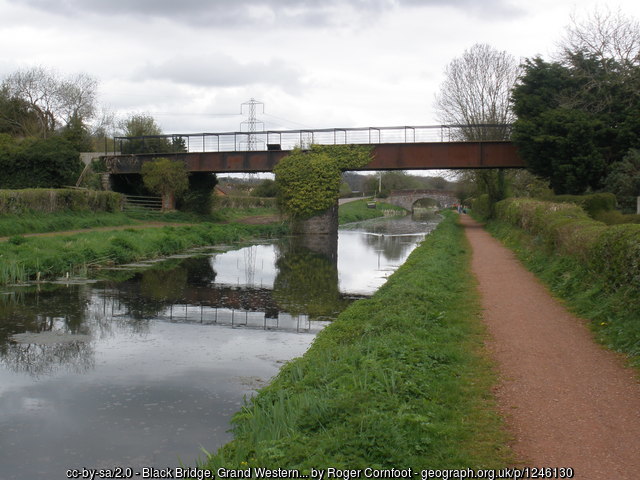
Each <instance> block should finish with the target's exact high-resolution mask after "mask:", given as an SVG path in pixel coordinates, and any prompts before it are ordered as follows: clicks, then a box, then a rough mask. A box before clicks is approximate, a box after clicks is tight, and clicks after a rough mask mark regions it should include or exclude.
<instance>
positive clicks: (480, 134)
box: [103, 124, 525, 174]
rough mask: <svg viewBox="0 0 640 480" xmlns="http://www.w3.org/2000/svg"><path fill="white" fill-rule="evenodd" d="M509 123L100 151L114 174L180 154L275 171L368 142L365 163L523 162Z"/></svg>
mask: <svg viewBox="0 0 640 480" xmlns="http://www.w3.org/2000/svg"><path fill="white" fill-rule="evenodd" d="M510 130H511V126H510V125H493V124H492V125H484V124H483V125H432V126H401V127H364V128H325V129H315V130H309V129H307V130H271V131H263V132H227V133H198V134H172V135H153V136H141V137H115V139H114V148H113V150H114V151H113V153H111V154H107V155H105V156H104V157H103V158H104V159H105V161H106V164H107V166H108V168H109V171H110V172H111V173H112V174H130V173H139V172H140V169H141V166H142V164H143V163H144V162H146V161H149V160H152V159H153V158H157V157H161V156H162V157H169V158H173V159H177V160H182V161H184V162H185V164H186V165H187V169H188V170H189V171H191V172H215V173H223V172H228V173H235V172H270V171H272V170H273V167H274V166H275V165H276V164H277V163H278V161H280V160H281V159H282V158H283V157H285V156H286V155H288V154H289V153H290V151H291V150H293V149H294V148H296V147H299V148H302V149H305V148H309V146H310V145H313V144H318V145H371V146H372V147H373V148H372V157H373V160H372V161H371V162H370V163H369V164H368V165H366V166H364V167H362V168H361V169H360V170H412V169H448V168H523V167H525V163H524V161H523V160H522V159H521V157H520V156H519V155H518V152H517V149H516V147H515V146H514V145H513V144H512V143H511V142H510V141H508V140H496V139H504V138H509V136H510Z"/></svg>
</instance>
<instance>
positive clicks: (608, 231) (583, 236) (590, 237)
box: [497, 198, 640, 293]
mask: <svg viewBox="0 0 640 480" xmlns="http://www.w3.org/2000/svg"><path fill="white" fill-rule="evenodd" d="M497 212H498V219H499V220H502V221H505V222H507V223H509V224H511V225H516V226H518V227H520V228H522V229H523V230H525V231H526V232H528V233H530V234H532V235H534V237H535V238H536V239H537V240H538V241H539V242H540V243H542V244H543V245H545V246H546V247H547V248H548V249H550V251H551V252H552V253H555V252H557V253H561V254H565V255H570V256H573V257H576V258H578V259H580V260H581V261H584V262H586V264H587V265H588V267H589V268H590V269H591V270H592V271H593V272H594V274H598V275H600V276H602V277H603V278H605V279H606V280H607V284H608V285H610V287H611V288H614V289H615V288H618V287H623V286H624V287H630V288H632V289H634V290H635V291H636V292H638V293H640V225H618V226H611V227H608V226H606V225H605V224H603V223H602V222H598V221H595V220H592V219H590V218H589V217H588V216H587V215H586V213H585V212H584V211H583V210H582V209H581V208H580V207H578V206H577V205H569V204H562V203H552V202H543V201H540V200H530V199H514V198H512V199H507V200H503V201H502V202H499V203H498V205H497Z"/></svg>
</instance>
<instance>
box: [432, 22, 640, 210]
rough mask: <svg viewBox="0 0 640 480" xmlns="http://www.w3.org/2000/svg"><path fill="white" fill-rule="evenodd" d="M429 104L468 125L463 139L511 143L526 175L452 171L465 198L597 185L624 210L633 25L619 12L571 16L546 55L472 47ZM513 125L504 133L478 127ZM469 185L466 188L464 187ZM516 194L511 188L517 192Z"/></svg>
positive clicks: (634, 183)
mask: <svg viewBox="0 0 640 480" xmlns="http://www.w3.org/2000/svg"><path fill="white" fill-rule="evenodd" d="M435 107H436V110H437V112H438V115H439V120H440V121H441V122H443V123H464V124H468V125H472V126H473V125H475V126H477V128H471V129H469V130H468V131H466V132H464V135H465V138H463V140H501V139H511V140H513V142H514V143H515V144H516V145H517V146H518V148H519V151H520V154H521V155H522V156H523V158H524V160H525V161H526V162H527V164H528V171H529V173H530V175H527V174H525V173H523V172H511V173H509V172H505V171H503V170H475V171H466V172H463V173H461V175H460V177H461V180H462V182H463V183H467V184H468V185H469V190H470V192H471V193H470V194H477V193H484V194H487V195H488V197H489V200H490V203H491V204H494V203H495V202H496V201H498V200H500V199H502V198H504V197H505V196H506V194H507V190H508V189H509V188H510V187H511V188H512V189H514V190H516V191H515V192H514V193H516V194H520V195H525V196H529V195H531V194H532V193H533V194H536V193H540V192H541V191H544V190H545V189H546V188H547V187H549V188H550V189H551V190H552V191H553V193H555V194H584V193H590V192H600V191H607V192H612V193H614V194H616V196H617V198H618V202H619V204H620V205H621V206H622V207H623V209H625V210H632V209H635V202H636V196H638V195H640V151H639V150H638V149H640V115H639V114H638V112H640V24H639V23H638V21H636V20H635V19H633V18H631V17H629V16H626V15H624V14H623V13H622V12H620V11H617V12H612V11H610V10H596V11H594V12H593V13H592V14H590V15H589V16H587V17H586V18H585V19H583V20H580V19H576V18H573V19H572V23H571V24H570V26H569V27H568V28H567V30H566V32H565V36H564V38H563V40H562V42H561V44H560V48H559V51H558V52H557V54H556V56H555V58H554V59H551V60H545V59H543V58H542V57H541V56H536V57H533V58H528V59H525V60H524V61H523V62H518V61H516V60H515V58H514V57H513V56H511V55H510V54H508V53H507V52H501V51H498V50H496V49H494V48H492V47H490V46H488V45H483V44H479V45H474V46H473V47H471V48H470V49H469V50H467V51H465V52H464V54H463V55H462V56H461V57H460V58H456V59H454V60H453V61H452V62H451V63H450V64H449V66H448V67H447V69H446V71H445V81H444V82H443V84H442V86H441V89H440V93H439V94H438V95H437V97H436V101H435ZM492 123H499V124H513V127H512V129H508V128H505V129H504V131H498V132H496V131H488V130H484V129H483V127H482V126H481V125H482V124H492ZM474 190H475V191H474ZM517 190H519V191H517Z"/></svg>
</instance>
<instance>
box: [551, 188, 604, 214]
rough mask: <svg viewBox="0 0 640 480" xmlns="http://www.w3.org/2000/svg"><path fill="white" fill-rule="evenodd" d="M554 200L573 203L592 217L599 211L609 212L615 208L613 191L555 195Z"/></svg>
mask: <svg viewBox="0 0 640 480" xmlns="http://www.w3.org/2000/svg"><path fill="white" fill-rule="evenodd" d="M553 201H555V202H561V203H575V204H576V205H579V206H580V207H582V208H583V209H584V211H585V212H587V214H588V215H589V216H590V217H591V218H594V217H595V215H597V214H598V213H599V212H609V211H611V210H614V209H615V208H616V196H615V195H614V194H613V193H593V194H591V195H556V196H555V197H554V198H553Z"/></svg>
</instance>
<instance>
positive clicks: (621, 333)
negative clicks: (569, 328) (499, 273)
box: [487, 220, 640, 368]
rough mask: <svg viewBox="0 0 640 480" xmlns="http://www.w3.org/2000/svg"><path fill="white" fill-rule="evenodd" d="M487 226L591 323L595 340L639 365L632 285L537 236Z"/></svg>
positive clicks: (638, 315)
mask: <svg viewBox="0 0 640 480" xmlns="http://www.w3.org/2000/svg"><path fill="white" fill-rule="evenodd" d="M487 230H488V231H489V232H491V234H492V235H494V236H495V237H496V238H498V239H499V240H501V241H502V242H503V243H504V244H505V245H506V246H508V247H509V248H511V249H512V250H513V251H514V252H515V253H516V254H517V256H518V258H519V259H520V260H521V261H522V262H523V264H524V265H525V266H526V267H527V268H528V269H529V270H531V271H532V272H533V273H534V274H535V275H536V276H537V277H538V278H540V279H541V280H542V281H543V282H544V283H545V284H546V285H547V286H548V287H549V289H550V290H551V291H552V292H553V294H554V295H556V296H557V297H559V298H561V299H562V300H564V301H565V303H566V305H567V306H568V307H569V308H570V309H571V310H572V311H573V312H574V313H575V314H576V315H578V316H579V317H581V318H584V319H587V320H589V321H590V326H591V328H592V330H593V331H594V333H595V335H596V338H597V339H598V340H599V341H600V342H601V343H603V344H604V345H606V346H607V347H608V348H611V349H612V350H616V351H619V352H622V353H624V354H626V355H627V356H628V358H629V360H630V362H631V364H633V365H634V366H635V367H637V368H640V298H638V295H637V290H636V289H634V288H633V287H630V286H628V285H627V286H626V287H625V286H623V285H612V284H611V282H610V280H609V279H607V278H605V276H604V275H602V272H598V271H596V270H594V269H593V268H592V267H591V266H590V265H589V264H588V263H587V262H585V261H584V260H583V259H581V258H576V257H574V256H571V255H566V254H561V253H558V252H555V251H553V250H550V248H549V246H548V245H547V244H545V243H544V242H542V241H541V239H540V238H539V237H538V236H534V235H531V234H529V233H527V232H525V231H524V230H523V229H521V228H518V227H515V226H513V225H511V224H509V223H507V222H504V221H497V220H496V221H492V222H489V223H488V224H487Z"/></svg>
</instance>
